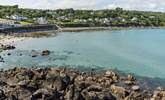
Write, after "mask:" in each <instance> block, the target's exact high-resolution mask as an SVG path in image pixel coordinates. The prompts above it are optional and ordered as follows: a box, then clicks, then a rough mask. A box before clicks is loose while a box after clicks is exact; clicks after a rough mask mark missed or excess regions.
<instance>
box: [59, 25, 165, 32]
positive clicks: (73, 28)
mask: <svg viewBox="0 0 165 100" xmlns="http://www.w3.org/2000/svg"><path fill="white" fill-rule="evenodd" d="M122 29H165V27H152V26H149V27H64V28H61V29H59V31H61V32H79V31H95V30H98V31H99V30H122Z"/></svg>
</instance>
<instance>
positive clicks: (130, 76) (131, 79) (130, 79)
mask: <svg viewBox="0 0 165 100" xmlns="http://www.w3.org/2000/svg"><path fill="white" fill-rule="evenodd" d="M127 80H128V81H134V80H135V78H134V77H133V76H132V75H130V74H129V75H128V76H127Z"/></svg>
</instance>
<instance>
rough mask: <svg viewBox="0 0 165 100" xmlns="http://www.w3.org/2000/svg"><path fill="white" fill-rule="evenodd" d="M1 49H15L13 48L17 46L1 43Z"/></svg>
mask: <svg viewBox="0 0 165 100" xmlns="http://www.w3.org/2000/svg"><path fill="white" fill-rule="evenodd" d="M0 49H2V50H13V49H15V46H13V45H1V46H0Z"/></svg>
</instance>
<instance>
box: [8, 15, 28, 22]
mask: <svg viewBox="0 0 165 100" xmlns="http://www.w3.org/2000/svg"><path fill="white" fill-rule="evenodd" d="M10 19H13V20H16V21H22V20H27V19H28V18H27V17H24V16H18V15H12V16H10Z"/></svg>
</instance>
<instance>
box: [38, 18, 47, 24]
mask: <svg viewBox="0 0 165 100" xmlns="http://www.w3.org/2000/svg"><path fill="white" fill-rule="evenodd" d="M36 23H38V24H48V21H47V20H46V19H45V18H43V17H39V18H36Z"/></svg>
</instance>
